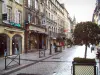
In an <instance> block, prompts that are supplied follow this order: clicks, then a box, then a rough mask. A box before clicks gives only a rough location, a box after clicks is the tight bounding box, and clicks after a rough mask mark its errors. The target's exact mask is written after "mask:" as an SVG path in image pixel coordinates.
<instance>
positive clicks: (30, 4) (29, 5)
mask: <svg viewBox="0 0 100 75" xmlns="http://www.w3.org/2000/svg"><path fill="white" fill-rule="evenodd" d="M28 7H29V8H31V7H32V0H28Z"/></svg>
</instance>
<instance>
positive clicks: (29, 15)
mask: <svg viewBox="0 0 100 75" xmlns="http://www.w3.org/2000/svg"><path fill="white" fill-rule="evenodd" d="M28 21H29V23H30V22H31V14H28Z"/></svg>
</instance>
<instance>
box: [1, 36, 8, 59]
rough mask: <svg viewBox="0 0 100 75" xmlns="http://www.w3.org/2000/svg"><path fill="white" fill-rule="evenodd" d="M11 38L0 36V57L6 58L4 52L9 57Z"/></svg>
mask: <svg viewBox="0 0 100 75" xmlns="http://www.w3.org/2000/svg"><path fill="white" fill-rule="evenodd" d="M9 43H10V42H9V37H8V36H7V35H6V34H0V57H1V56H4V51H5V50H6V51H7V54H8V55H9Z"/></svg>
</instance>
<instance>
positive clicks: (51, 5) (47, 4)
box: [40, 0, 68, 49]
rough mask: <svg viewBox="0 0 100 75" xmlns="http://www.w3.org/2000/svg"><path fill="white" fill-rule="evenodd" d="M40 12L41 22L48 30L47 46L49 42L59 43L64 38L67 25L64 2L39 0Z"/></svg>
mask: <svg viewBox="0 0 100 75" xmlns="http://www.w3.org/2000/svg"><path fill="white" fill-rule="evenodd" d="M40 12H41V14H42V17H41V18H42V20H41V23H42V25H44V26H45V27H46V30H47V32H48V38H47V39H46V40H47V48H48V49H50V44H52V45H53V44H54V43H56V44H57V45H60V44H61V42H64V39H63V38H66V37H67V36H66V35H65V34H67V32H65V31H66V30H67V27H68V12H67V10H66V9H65V7H64V4H60V3H59V2H58V0H40Z"/></svg>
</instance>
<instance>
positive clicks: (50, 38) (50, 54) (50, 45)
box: [49, 28, 52, 55]
mask: <svg viewBox="0 0 100 75" xmlns="http://www.w3.org/2000/svg"><path fill="white" fill-rule="evenodd" d="M49 32H50V34H49V40H50V53H49V54H50V55H51V54H52V44H51V28H49Z"/></svg>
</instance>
